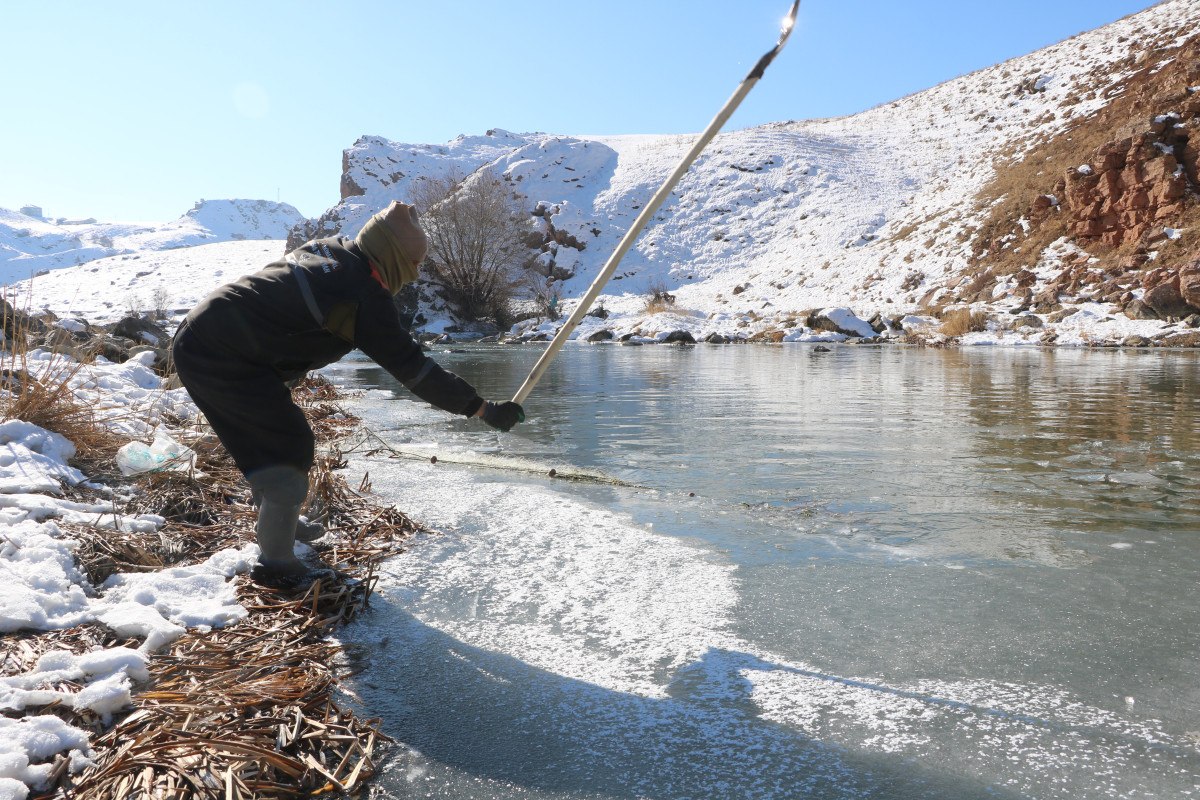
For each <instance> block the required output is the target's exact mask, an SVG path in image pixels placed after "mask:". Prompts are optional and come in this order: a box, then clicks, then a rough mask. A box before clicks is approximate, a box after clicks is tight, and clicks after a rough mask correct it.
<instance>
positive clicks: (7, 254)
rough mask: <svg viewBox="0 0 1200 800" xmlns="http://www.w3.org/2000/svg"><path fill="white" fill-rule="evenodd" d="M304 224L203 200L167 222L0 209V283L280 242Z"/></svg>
mask: <svg viewBox="0 0 1200 800" xmlns="http://www.w3.org/2000/svg"><path fill="white" fill-rule="evenodd" d="M302 220H303V215H301V214H300V212H299V211H297V210H296V209H295V208H294V207H293V206H290V205H288V204H287V203H273V202H268V201H266V200H201V201H200V202H198V203H196V205H195V206H194V207H193V208H192V209H191V210H190V211H188V212H187V213H186V214H184V215H183V216H181V217H179V218H178V219H176V220H174V221H172V222H168V223H165V224H159V223H112V222H97V221H95V220H91V219H89V220H64V219H42V218H38V217H33V216H28V215H26V214H21V213H19V212H16V211H9V210H7V209H0V284H9V283H12V282H14V281H19V280H24V279H26V278H29V277H30V276H31V275H37V274H38V273H41V272H44V271H46V270H56V269H60V268H62V267H70V266H75V265H76V264H82V263H85V262H88V261H92V260H94V259H98V258H104V257H106V256H113V255H118V254H128V253H139V252H146V251H154V250H167V249H171V248H178V247H189V246H191V245H197V244H205V243H208V242H222V241H230V240H243V239H283V238H285V237H286V236H287V232H288V230H289V229H291V228H292V227H293V226H295V225H296V224H298V223H299V222H301V221H302Z"/></svg>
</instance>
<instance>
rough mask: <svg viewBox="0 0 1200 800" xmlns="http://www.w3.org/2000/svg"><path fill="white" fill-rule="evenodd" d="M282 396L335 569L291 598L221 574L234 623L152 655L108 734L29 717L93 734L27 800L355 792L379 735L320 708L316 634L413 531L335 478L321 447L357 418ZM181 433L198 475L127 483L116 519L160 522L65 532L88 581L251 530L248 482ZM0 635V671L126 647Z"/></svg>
mask: <svg viewBox="0 0 1200 800" xmlns="http://www.w3.org/2000/svg"><path fill="white" fill-rule="evenodd" d="M293 397H294V398H295V399H296V401H297V403H298V404H299V405H300V406H301V407H302V408H303V409H304V410H305V413H306V415H307V416H308V418H309V420H310V423H311V424H312V426H313V429H314V431H315V432H316V434H317V437H318V441H319V442H320V443H321V444H322V445H323V449H324V451H325V453H326V454H325V455H323V456H321V457H320V458H319V459H318V463H317V465H316V467H315V468H314V471H313V478H312V487H313V488H312V492H311V493H310V498H309V510H310V513H313V512H316V513H318V514H319V515H320V516H321V517H322V518H323V519H324V521H325V524H326V526H327V529H328V530H329V531H330V534H331V536H329V537H327V540H326V541H327V542H328V544H325V545H324V546H323V547H322V556H323V558H324V559H325V561H326V562H327V563H329V564H330V565H331V566H333V567H334V569H335V571H336V577H335V578H334V579H332V580H330V581H318V582H317V583H315V584H313V585H312V586H311V587H309V588H308V589H307V590H306V591H305V592H303V593H302V594H299V595H296V594H288V593H286V592H282V591H280V590H276V589H271V588H265V587H261V586H258V585H257V584H254V583H253V582H250V581H249V580H247V579H245V578H236V579H235V580H237V581H238V595H239V599H240V601H241V603H242V604H243V605H244V606H245V607H246V608H247V609H248V610H249V612H250V614H249V616H248V618H247V619H245V620H243V621H241V622H239V623H237V624H234V625H231V626H228V627H226V628H223V629H218V630H213V631H210V632H199V631H188V632H187V633H186V634H185V635H184V636H183V637H181V638H180V639H178V640H176V642H175V643H174V644H173V645H172V646H171V647H170V648H169V650H168V651H167V652H163V653H158V654H155V655H153V656H152V657H151V659H150V663H149V671H150V674H151V680H150V682H149V684H148V685H147V686H145V687H143V688H141V689H140V690H139V691H138V692H136V693H135V694H134V698H133V707H132V709H130V711H129V712H128V713H127V714H126V715H125V716H123V717H122V718H120V719H118V720H116V721H115V723H114V724H112V725H111V726H109V727H107V729H105V726H103V725H102V724H101V721H100V720H99V719H98V718H96V717H95V715H90V714H88V713H86V712H85V713H77V712H74V711H71V710H68V709H64V708H61V707H59V708H55V709H49V710H48V709H39V710H37V711H35V712H34V713H46V712H47V711H50V712H51V713H55V714H57V715H59V716H61V717H63V718H64V719H66V720H67V721H69V722H70V723H71V724H75V725H78V726H81V727H84V728H85V729H88V730H91V731H93V733H94V734H95V737H94V741H93V747H94V749H95V751H96V756H95V759H94V765H93V766H92V767H90V768H88V769H87V770H85V771H84V772H82V773H79V774H75V775H72V774H70V771H69V769H68V766H69V764H68V760H67V758H66V757H65V756H62V755H60V756H58V757H56V759H55V761H54V762H53V769H52V774H51V788H50V789H49V790H47V791H45V792H43V793H41V794H34V795H31V797H34V798H51V797H53V798H89V799H91V798H112V799H113V800H116V799H117V798H120V800H142V799H143V798H144V799H145V800H149V799H150V798H205V799H207V798H212V800H218V798H219V799H220V800H234V799H235V798H236V799H238V800H250V798H293V797H308V796H312V795H317V794H325V793H333V792H337V793H341V794H343V795H352V796H353V795H360V794H361V793H363V792H364V791H365V790H366V782H367V781H368V779H369V778H370V777H371V776H372V775H373V774H375V772H376V770H377V768H378V763H379V759H380V757H381V746H382V745H383V744H385V743H386V742H387V741H388V739H387V737H386V736H385V735H384V734H383V733H382V732H381V731H380V730H379V727H378V722H377V721H374V720H363V719H360V718H359V717H357V716H356V715H354V714H353V713H352V712H350V711H349V710H347V709H345V708H343V707H342V706H341V705H339V703H338V702H336V701H335V695H336V690H337V683H338V677H339V675H338V672H337V669H338V667H337V666H336V665H337V664H339V663H340V660H339V653H340V651H339V647H338V645H337V644H336V643H335V642H333V641H331V640H330V639H329V638H328V634H329V632H330V631H331V630H332V629H334V628H335V627H337V626H338V625H340V624H342V623H344V622H346V621H347V620H349V619H351V618H353V617H354V616H355V615H356V614H357V613H358V612H359V611H360V610H361V609H362V608H364V607H365V606H366V604H367V602H368V601H369V598H370V596H371V594H372V592H373V590H374V587H375V583H376V580H377V576H376V571H377V566H378V564H379V563H380V562H381V561H382V560H383V559H385V558H387V557H389V556H392V555H394V554H396V553H397V552H399V551H400V550H401V549H402V547H403V542H404V541H405V540H406V539H407V538H408V537H410V536H411V535H412V533H413V532H414V531H415V530H416V529H417V526H416V525H415V524H414V523H413V522H412V521H411V520H409V519H408V518H407V517H405V516H404V515H403V514H401V513H400V512H399V511H397V510H395V509H394V508H390V507H389V508H383V507H379V506H376V505H374V504H373V503H371V502H370V501H369V500H367V499H366V498H364V497H363V496H362V495H361V494H359V493H357V492H355V491H353V490H351V488H350V487H349V486H348V485H347V484H346V482H345V480H344V479H343V478H342V477H341V476H340V475H339V474H338V472H337V471H338V470H339V469H340V468H341V467H344V465H345V462H344V461H343V460H342V457H341V454H340V452H339V451H338V450H337V448H336V444H335V442H336V441H337V440H338V439H339V438H340V437H342V436H344V435H345V433H347V432H348V431H349V430H350V429H351V428H352V427H353V426H354V425H355V424H356V422H357V420H355V419H354V418H353V417H351V416H350V415H348V414H346V413H345V412H344V411H342V410H341V409H340V408H338V406H337V403H336V400H337V393H336V390H335V389H334V388H333V387H332V386H330V385H329V384H328V383H327V382H324V381H320V380H311V379H310V380H306V381H304V382H303V383H302V384H301V385H300V386H298V387H297V388H296V389H294V390H293ZM193 438H194V441H193V442H191V444H192V445H193V446H194V449H195V450H196V453H197V470H199V471H200V472H202V473H203V475H204V477H203V478H202V479H201V478H199V477H198V475H197V473H195V472H194V473H192V474H183V473H175V472H169V473H150V474H146V475H142V476H137V477H136V478H134V479H131V480H133V481H134V482H135V484H136V487H137V492H136V494H135V496H134V499H133V500H132V501H131V502H130V503H129V504H128V505H127V506H126V507H125V508H124V509H122V510H121V512H122V513H130V512H153V513H157V514H161V515H162V516H164V517H165V518H166V520H167V522H166V523H165V524H164V525H163V526H162V528H161V529H160V530H159V531H158V532H157V533H154V534H118V533H113V532H111V531H107V530H106V531H99V530H95V529H88V528H86V527H85V526H71V527H70V529H69V530H68V531H67V532H68V534H69V535H71V536H72V537H73V538H77V539H78V540H80V542H81V544H80V548H79V551H78V557H79V559H80V561H81V565H80V566H81V568H83V569H84V570H85V571H86V572H87V574H88V575H89V577H90V578H92V579H93V580H102V579H103V578H104V577H106V576H107V575H108V574H112V573H113V572H117V571H145V570H155V569H161V568H162V567H164V566H167V565H169V564H172V563H194V562H196V561H199V560H202V559H204V558H207V557H208V556H209V555H211V554H212V553H214V552H216V551H218V550H220V549H223V548H226V547H231V546H240V545H241V544H243V543H245V542H248V541H251V540H252V539H253V518H254V515H253V509H252V507H251V506H250V498H249V491H248V487H247V486H246V485H245V483H244V481H243V480H242V479H241V476H240V474H239V473H238V472H237V470H236V469H235V468H234V467H233V465H232V462H231V461H230V459H229V458H228V456H227V454H225V452H224V450H223V448H221V447H220V446H219V445H218V444H217V443H216V442H215V440H213V439H212V438H211V437H207V438H206V437H203V436H194V437H193ZM364 483H365V479H364ZM76 491H86V490H82V489H77V490H76ZM5 642H6V647H5V650H4V653H5V654H4V656H3V660H2V661H0V674H16V673H20V672H23V671H27V670H28V669H29V668H31V667H32V665H33V664H34V663H35V662H36V660H37V658H38V656H40V655H41V654H42V653H44V652H46V651H48V650H51V649H67V650H70V651H72V652H84V651H87V650H92V649H95V648H97V647H110V646H114V645H116V644H129V645H131V646H136V645H137V642H136V641H129V642H124V641H120V640H118V639H117V637H115V636H114V635H113V634H112V633H111V631H109V630H108V629H106V628H104V627H103V626H101V625H96V624H92V625H87V626H81V627H80V628H75V629H71V630H69V631H54V632H41V633H30V634H20V635H9V636H6V637H5ZM75 688H76V689H77V688H78V687H75Z"/></svg>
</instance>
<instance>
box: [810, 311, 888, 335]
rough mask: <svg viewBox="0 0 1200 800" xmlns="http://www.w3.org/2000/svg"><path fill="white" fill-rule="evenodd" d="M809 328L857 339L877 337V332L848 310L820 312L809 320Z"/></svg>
mask: <svg viewBox="0 0 1200 800" xmlns="http://www.w3.org/2000/svg"><path fill="white" fill-rule="evenodd" d="M808 327H810V328H812V329H813V330H815V331H829V332H830V333H840V334H842V335H843V336H852V337H857V338H863V337H866V338H871V337H873V336H875V330H874V329H873V328H872V327H871V326H870V325H869V324H867V322H865V321H864V320H861V319H859V318H858V317H856V316H855V315H854V313H853V312H851V311H850V310H849V309H847V308H829V309H826V310H824V311H818V312H816V313H814V314H813V315H812V316H810V317H809V318H808Z"/></svg>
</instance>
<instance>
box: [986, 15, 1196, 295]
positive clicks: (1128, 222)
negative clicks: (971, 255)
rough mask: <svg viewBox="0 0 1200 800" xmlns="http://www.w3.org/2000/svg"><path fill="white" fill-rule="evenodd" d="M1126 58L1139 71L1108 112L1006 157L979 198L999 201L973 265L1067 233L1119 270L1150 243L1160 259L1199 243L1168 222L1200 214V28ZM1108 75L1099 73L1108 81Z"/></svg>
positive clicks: (1002, 262) (1009, 267) (1026, 252)
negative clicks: (1176, 235) (1133, 59)
mask: <svg viewBox="0 0 1200 800" xmlns="http://www.w3.org/2000/svg"><path fill="white" fill-rule="evenodd" d="M1169 38H1170V37H1168V39H1169ZM1168 60H1169V63H1167V64H1166V65H1165V66H1164V65H1163V64H1164V62H1166V61H1168ZM1123 68H1124V69H1132V70H1133V74H1132V75H1130V76H1129V77H1127V78H1125V79H1124V80H1122V81H1121V82H1120V83H1119V84H1117V85H1115V86H1114V87H1113V91H1111V92H1109V93H1110V94H1112V95H1114V96H1112V99H1110V100H1109V102H1108V104H1107V105H1106V106H1105V107H1104V108H1103V109H1102V110H1101V111H1100V112H1099V113H1097V114H1094V115H1092V116H1090V117H1087V118H1084V119H1081V120H1078V121H1077V122H1075V123H1074V124H1072V125H1070V126H1069V127H1068V128H1067V129H1066V130H1064V131H1062V132H1060V133H1058V134H1057V135H1055V136H1052V137H1050V138H1048V139H1046V140H1045V141H1043V142H1040V143H1038V144H1037V145H1035V146H1034V147H1033V148H1032V149H1031V150H1029V151H1028V152H1023V153H1022V152H1017V151H1014V152H1013V153H1009V154H1006V155H1005V156H1003V157H1002V158H1001V159H1000V162H1001V163H999V164H998V167H997V171H996V177H995V179H994V180H993V181H992V183H991V184H990V185H989V186H988V187H986V188H985V189H984V191H983V192H982V193H981V194H980V196H979V198H978V200H979V205H980V207H981V208H983V207H991V209H992V210H991V213H990V214H989V215H988V217H987V220H986V222H985V223H984V225H983V227H982V229H981V231H980V233H979V235H978V236H977V237H976V240H975V241H976V249H975V264H974V267H973V268H974V269H984V268H986V269H990V270H992V271H994V272H995V273H996V274H999V275H1008V274H1012V273H1015V272H1018V271H1020V270H1021V269H1023V268H1029V267H1032V266H1034V265H1035V264H1036V262H1037V260H1038V257H1039V255H1040V254H1041V253H1042V251H1043V250H1044V249H1045V248H1046V246H1047V245H1049V244H1050V243H1051V242H1053V241H1055V240H1057V239H1059V238H1062V237H1067V236H1070V237H1072V238H1073V239H1074V240H1075V242H1076V243H1077V244H1079V245H1081V246H1082V247H1084V248H1085V249H1086V250H1087V251H1088V252H1089V254H1091V255H1093V256H1096V257H1098V258H1099V259H1100V261H1099V269H1107V270H1109V271H1110V272H1111V271H1112V269H1113V268H1115V267H1116V266H1117V265H1120V264H1125V265H1129V266H1133V267H1135V268H1136V267H1139V266H1140V265H1141V264H1143V263H1144V262H1145V253H1146V252H1147V251H1148V250H1150V249H1153V250H1155V251H1156V252H1157V256H1156V259H1157V260H1156V262H1155V264H1156V266H1164V265H1165V266H1178V265H1180V264H1182V263H1183V262H1185V261H1186V260H1187V259H1188V258H1189V256H1191V255H1192V254H1194V253H1195V251H1196V245H1195V242H1194V240H1192V241H1189V239H1188V238H1187V237H1184V238H1181V239H1170V238H1168V237H1166V236H1165V235H1163V233H1162V232H1163V229H1164V228H1166V227H1172V228H1179V229H1189V228H1193V229H1194V228H1195V227H1196V226H1197V225H1198V224H1200V204H1198V203H1197V194H1196V193H1197V190H1198V188H1200V186H1198V185H1197V156H1198V153H1200V151H1198V149H1197V146H1198V145H1200V93H1198V92H1197V91H1196V90H1195V87H1196V86H1197V85H1200V35H1193V36H1192V37H1191V38H1189V39H1188V40H1187V41H1186V42H1184V43H1183V44H1182V45H1181V46H1179V47H1178V48H1176V47H1175V44H1174V41H1173V40H1170V41H1168V42H1167V43H1166V44H1158V45H1153V44H1152V45H1149V46H1148V48H1147V50H1146V51H1145V52H1144V53H1142V54H1141V56H1140V57H1139V58H1138V63H1137V65H1136V66H1135V65H1133V64H1121V65H1117V66H1116V69H1123ZM1105 77H1106V76H1103V75H1095V76H1092V79H1093V80H1094V81H1096V84H1097V86H1098V87H1100V86H1101V85H1103V83H1104V80H1105ZM1117 88H1119V89H1120V91H1116V89H1117ZM1085 165H1086V166H1085ZM1081 166H1085V169H1083V170H1080V167H1081ZM1126 271H1128V270H1126ZM1114 288H1115V287H1114Z"/></svg>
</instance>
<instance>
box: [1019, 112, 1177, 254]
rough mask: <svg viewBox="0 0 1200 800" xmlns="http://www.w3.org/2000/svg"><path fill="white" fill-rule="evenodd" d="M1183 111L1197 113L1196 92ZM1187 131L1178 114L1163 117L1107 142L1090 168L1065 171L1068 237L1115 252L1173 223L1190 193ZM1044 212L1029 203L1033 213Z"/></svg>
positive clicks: (1146, 238) (1043, 207) (1142, 241)
mask: <svg viewBox="0 0 1200 800" xmlns="http://www.w3.org/2000/svg"><path fill="white" fill-rule="evenodd" d="M1186 112H1187V114H1188V119H1192V118H1194V117H1196V116H1197V114H1198V113H1200V93H1197V94H1193V95H1192V102H1191V103H1189V105H1188V106H1187V107H1186ZM1190 130H1191V127H1190V126H1187V125H1185V123H1184V121H1183V118H1182V117H1181V115H1180V114H1178V113H1170V114H1164V115H1162V116H1161V117H1157V118H1156V119H1155V121H1154V123H1153V126H1152V129H1151V130H1150V131H1148V132H1145V133H1143V134H1141V135H1140V136H1137V137H1129V138H1125V139H1121V140H1120V141H1115V142H1109V143H1107V144H1105V145H1104V146H1102V147H1100V148H1099V149H1098V150H1097V151H1096V155H1095V158H1094V159H1093V160H1092V162H1091V163H1090V164H1085V165H1083V166H1081V167H1079V168H1077V169H1074V170H1071V171H1070V172H1068V174H1067V176H1066V179H1065V181H1064V183H1063V189H1064V194H1065V206H1066V210H1067V212H1068V213H1069V214H1070V215H1071V220H1072V223H1071V228H1070V231H1071V234H1072V235H1073V236H1075V237H1076V238H1077V239H1080V240H1082V241H1084V242H1087V241H1089V240H1090V241H1099V242H1100V243H1102V244H1104V245H1106V246H1108V247H1120V246H1121V245H1123V244H1126V243H1145V242H1146V241H1147V240H1148V239H1150V238H1151V237H1152V236H1153V235H1154V233H1155V232H1156V231H1155V230H1154V229H1155V227H1156V226H1157V227H1158V228H1159V229H1161V228H1162V226H1163V225H1165V224H1168V223H1169V222H1170V221H1171V220H1174V219H1177V218H1178V217H1179V216H1180V215H1181V214H1182V213H1183V209H1184V199H1185V197H1186V195H1187V193H1188V190H1189V189H1192V190H1194V189H1195V176H1196V171H1197V166H1198V165H1197V162H1196V156H1197V153H1196V148H1195V147H1194V146H1190V138H1191V137H1190V135H1189V131H1190ZM1039 199H1040V198H1039ZM1046 208H1048V206H1046V205H1045V204H1043V205H1041V206H1039V205H1038V203H1036V202H1035V203H1034V209H1035V212H1037V211H1038V210H1039V209H1040V210H1042V211H1045V210H1046Z"/></svg>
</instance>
